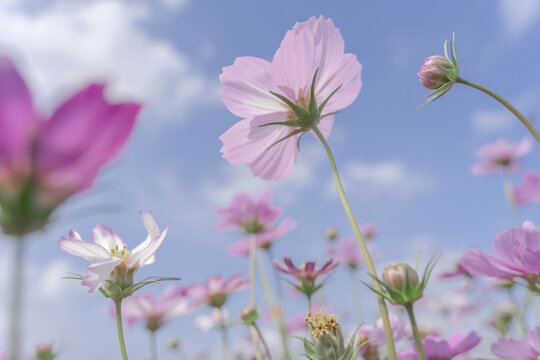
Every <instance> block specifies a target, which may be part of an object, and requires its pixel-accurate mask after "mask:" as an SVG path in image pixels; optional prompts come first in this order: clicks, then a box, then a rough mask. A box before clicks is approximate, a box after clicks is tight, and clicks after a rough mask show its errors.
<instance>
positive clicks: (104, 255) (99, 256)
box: [58, 237, 112, 263]
mask: <svg viewBox="0 0 540 360" xmlns="http://www.w3.org/2000/svg"><path fill="white" fill-rule="evenodd" d="M58 245H60V249H62V250H64V251H65V252H67V253H70V254H71V255H75V256H79V257H82V258H83V259H84V260H86V261H88V262H89V263H95V262H101V261H103V260H107V259H111V258H112V256H111V254H110V253H109V252H108V251H107V250H105V249H104V248H103V247H101V246H100V245H98V244H94V243H91V242H88V241H82V240H79V239H76V238H70V239H67V238H65V237H62V238H60V240H58Z"/></svg>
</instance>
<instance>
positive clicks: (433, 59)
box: [418, 55, 453, 90]
mask: <svg viewBox="0 0 540 360" xmlns="http://www.w3.org/2000/svg"><path fill="white" fill-rule="evenodd" d="M441 68H443V69H452V68H453V65H452V63H451V62H450V61H449V60H448V59H447V58H446V57H444V56H442V55H434V56H430V57H428V58H427V59H425V60H424V63H423V64H422V67H421V68H420V71H419V72H418V76H419V77H420V83H422V85H423V86H424V87H425V88H426V89H429V90H436V89H438V88H440V87H441V86H443V85H444V84H446V83H447V82H450V81H453V80H452V79H449V78H448V76H447V75H446V74H445V73H444V71H443V70H441Z"/></svg>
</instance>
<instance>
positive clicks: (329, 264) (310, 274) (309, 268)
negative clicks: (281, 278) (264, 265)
mask: <svg viewBox="0 0 540 360" xmlns="http://www.w3.org/2000/svg"><path fill="white" fill-rule="evenodd" d="M283 262H284V263H285V265H283V264H280V263H279V261H277V260H276V259H274V265H275V266H276V269H278V270H279V271H281V272H282V273H285V274H289V275H292V276H294V277H295V278H296V279H297V280H299V281H315V280H316V279H317V278H318V277H319V276H324V275H329V274H331V273H332V272H333V271H334V269H335V268H336V267H337V266H338V265H339V263H338V262H336V261H334V259H330V260H328V261H326V262H325V263H324V265H323V266H322V267H321V268H319V269H317V268H316V267H315V262H314V261H309V262H307V263H303V264H302V265H300V267H296V266H294V264H293V262H292V261H291V258H290V257H285V258H284V259H283Z"/></svg>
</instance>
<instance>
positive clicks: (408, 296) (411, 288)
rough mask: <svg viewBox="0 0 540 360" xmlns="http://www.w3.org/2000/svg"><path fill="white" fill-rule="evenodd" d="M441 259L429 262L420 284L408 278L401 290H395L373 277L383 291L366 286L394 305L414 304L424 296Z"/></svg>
mask: <svg viewBox="0 0 540 360" xmlns="http://www.w3.org/2000/svg"><path fill="white" fill-rule="evenodd" d="M439 257H440V256H435V257H433V258H431V260H429V262H428V264H427V265H426V269H425V271H424V274H423V275H422V280H421V281H419V282H416V281H411V280H410V279H409V277H408V276H406V277H405V281H404V283H403V286H402V287H400V288H395V287H392V286H389V285H387V284H385V283H384V282H383V281H381V280H380V279H378V278H376V277H373V280H374V281H376V282H378V283H379V284H380V285H381V287H382V289H383V290H382V291H379V290H377V289H375V288H374V287H373V286H371V285H369V284H366V283H365V282H364V284H365V285H366V286H367V287H369V288H370V289H371V290H372V291H373V292H375V293H377V294H379V295H380V296H382V297H383V298H385V299H386V300H388V301H389V302H391V303H392V304H394V305H398V304H399V305H410V304H413V303H414V302H415V301H416V300H418V299H420V298H421V297H422V296H424V290H425V288H426V287H427V284H428V281H429V277H430V276H431V273H432V272H433V268H434V267H435V265H436V263H437V261H438V260H439Z"/></svg>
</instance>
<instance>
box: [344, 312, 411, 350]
mask: <svg viewBox="0 0 540 360" xmlns="http://www.w3.org/2000/svg"><path fill="white" fill-rule="evenodd" d="M389 316H390V325H391V327H392V335H393V338H394V342H398V341H400V340H401V339H403V338H404V337H405V336H406V335H408V332H407V329H406V327H405V322H404V321H403V320H402V319H401V318H400V317H399V316H397V315H395V314H392V313H390V315H389ZM366 341H369V343H368V344H366V345H364V346H363V347H362V348H361V349H360V352H359V354H365V353H368V354H372V355H375V354H378V348H379V347H381V346H385V345H386V337H385V335H384V325H383V321H382V319H378V320H377V321H376V323H375V326H370V325H362V326H361V327H360V329H358V332H357V333H356V340H355V347H358V346H360V345H361V344H363V343H365V342H366Z"/></svg>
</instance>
